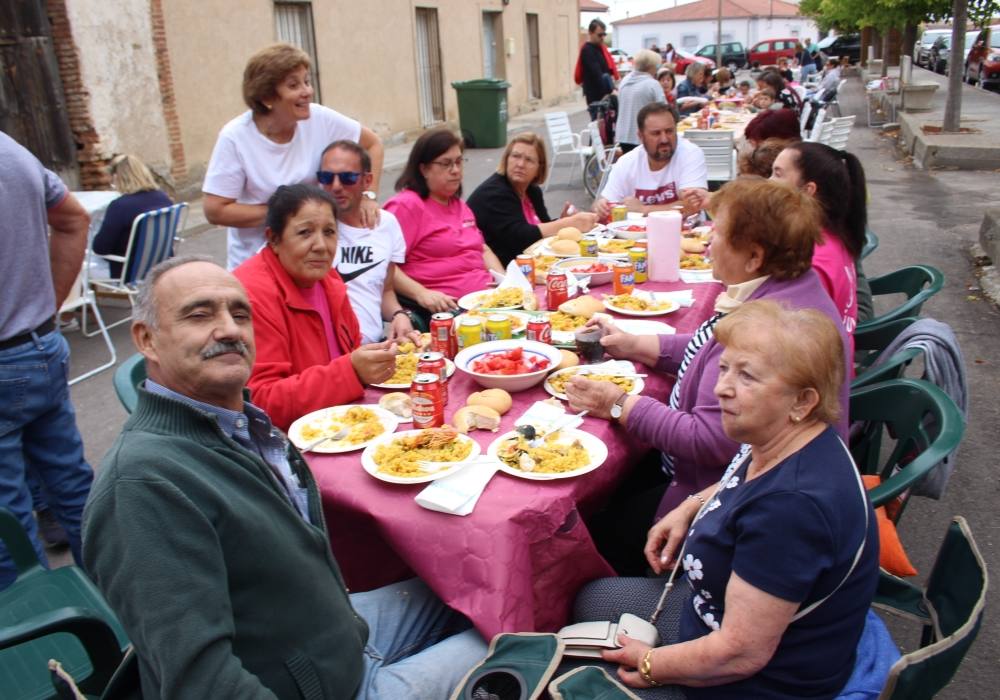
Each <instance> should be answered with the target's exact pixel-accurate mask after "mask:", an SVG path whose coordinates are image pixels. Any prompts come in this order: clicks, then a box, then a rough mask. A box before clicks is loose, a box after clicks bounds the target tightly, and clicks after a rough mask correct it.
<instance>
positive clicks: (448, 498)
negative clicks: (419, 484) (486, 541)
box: [413, 456, 499, 515]
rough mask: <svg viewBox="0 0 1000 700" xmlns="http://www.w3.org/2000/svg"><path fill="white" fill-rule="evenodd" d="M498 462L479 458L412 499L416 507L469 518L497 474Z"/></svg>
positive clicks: (430, 485) (435, 482)
mask: <svg viewBox="0 0 1000 700" xmlns="http://www.w3.org/2000/svg"><path fill="white" fill-rule="evenodd" d="M498 466H499V463H498V461H497V460H496V459H495V458H493V457H486V456H482V457H478V458H476V459H474V460H472V461H471V462H470V463H469V465H468V466H465V467H462V468H461V469H459V470H458V471H456V472H455V473H454V474H449V475H448V476H445V477H442V478H440V479H438V480H436V481H432V482H431V483H430V484H429V485H428V486H427V488H425V489H424V490H423V491H421V492H420V493H418V494H417V495H416V496H414V498H413V500H415V501H416V502H417V505H418V506H421V507H423V508H427V509H428V510H436V511H438V512H439V513H449V514H451V515H468V514H469V513H471V512H472V510H473V509H474V508H475V507H476V503H478V502H479V497H480V496H481V495H482V494H483V490H485V489H486V485H487V484H488V483H490V479H492V478H493V475H494V474H496V471H497V467H498Z"/></svg>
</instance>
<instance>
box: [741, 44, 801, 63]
mask: <svg viewBox="0 0 1000 700" xmlns="http://www.w3.org/2000/svg"><path fill="white" fill-rule="evenodd" d="M798 45H799V40H798V39H796V38H795V37H789V38H786V39H765V40H764V41H758V42H757V43H756V44H754V45H753V46H752V47H750V55H749V56H748V58H749V59H750V65H751V66H752V65H754V64H755V63H759V64H760V65H761V67H763V66H773V65H777V63H778V57H779V56H784V57H785V58H787V59H788V61H789V62H791V60H792V59H793V58H795V50H796V48H797V47H798Z"/></svg>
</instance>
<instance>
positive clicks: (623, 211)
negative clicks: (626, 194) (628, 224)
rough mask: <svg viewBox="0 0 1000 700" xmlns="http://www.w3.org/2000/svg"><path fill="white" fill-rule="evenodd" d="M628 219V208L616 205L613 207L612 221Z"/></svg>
mask: <svg viewBox="0 0 1000 700" xmlns="http://www.w3.org/2000/svg"><path fill="white" fill-rule="evenodd" d="M627 218H628V207H626V206H625V205H624V204H616V205H614V206H613V207H611V220H612V221H625V219H627Z"/></svg>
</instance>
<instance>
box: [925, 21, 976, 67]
mask: <svg viewBox="0 0 1000 700" xmlns="http://www.w3.org/2000/svg"><path fill="white" fill-rule="evenodd" d="M977 36H979V32H966V33H965V53H964V55H965V58H963V59H962V65H963V66H964V65H965V62H966V59H967V58H968V56H969V50H970V49H971V48H972V44H973V42H974V41H975V40H976V37H977ZM950 57H951V33H950V32H949V33H948V34H945V35H944V36H939V37H938V38H937V39H935V40H934V44H933V45H932V46H931V57H930V60H929V63H928V65H927V67H928V68H930V69H931V70H932V71H934V72H935V73H940V74H941V75H948V59H949V58H950Z"/></svg>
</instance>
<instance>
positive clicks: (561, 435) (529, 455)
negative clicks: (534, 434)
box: [486, 429, 608, 481]
mask: <svg viewBox="0 0 1000 700" xmlns="http://www.w3.org/2000/svg"><path fill="white" fill-rule="evenodd" d="M533 443H538V444H537V445H533ZM486 454H488V455H490V456H491V457H496V458H497V459H498V460H500V471H502V472H505V473H507V474H510V475H511V476H516V477H518V478H520V479H532V480H535V481H551V480H552V479H569V478H571V477H574V476H580V475H581V474H586V473H588V472H592V471H594V470H595V469H597V468H598V467H599V466H601V465H602V464H604V460H606V459H607V458H608V447H607V445H605V444H604V442H603V441H602V440H601V439H600V438H598V437H595V436H594V435H591V434H590V433H585V432H583V431H582V430H570V429H566V430H560V431H559V432H557V433H554V434H552V435H548V436H546V435H542V436H540V438H539V440H534V441H531V442H529V441H528V440H527V439H525V437H524V436H523V435H521V434H520V433H518V432H516V431H511V432H509V433H505V434H503V435H501V436H500V437H498V438H497V439H496V440H494V441H493V442H492V443H491V444H490V446H489V447H488V448H486Z"/></svg>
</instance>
